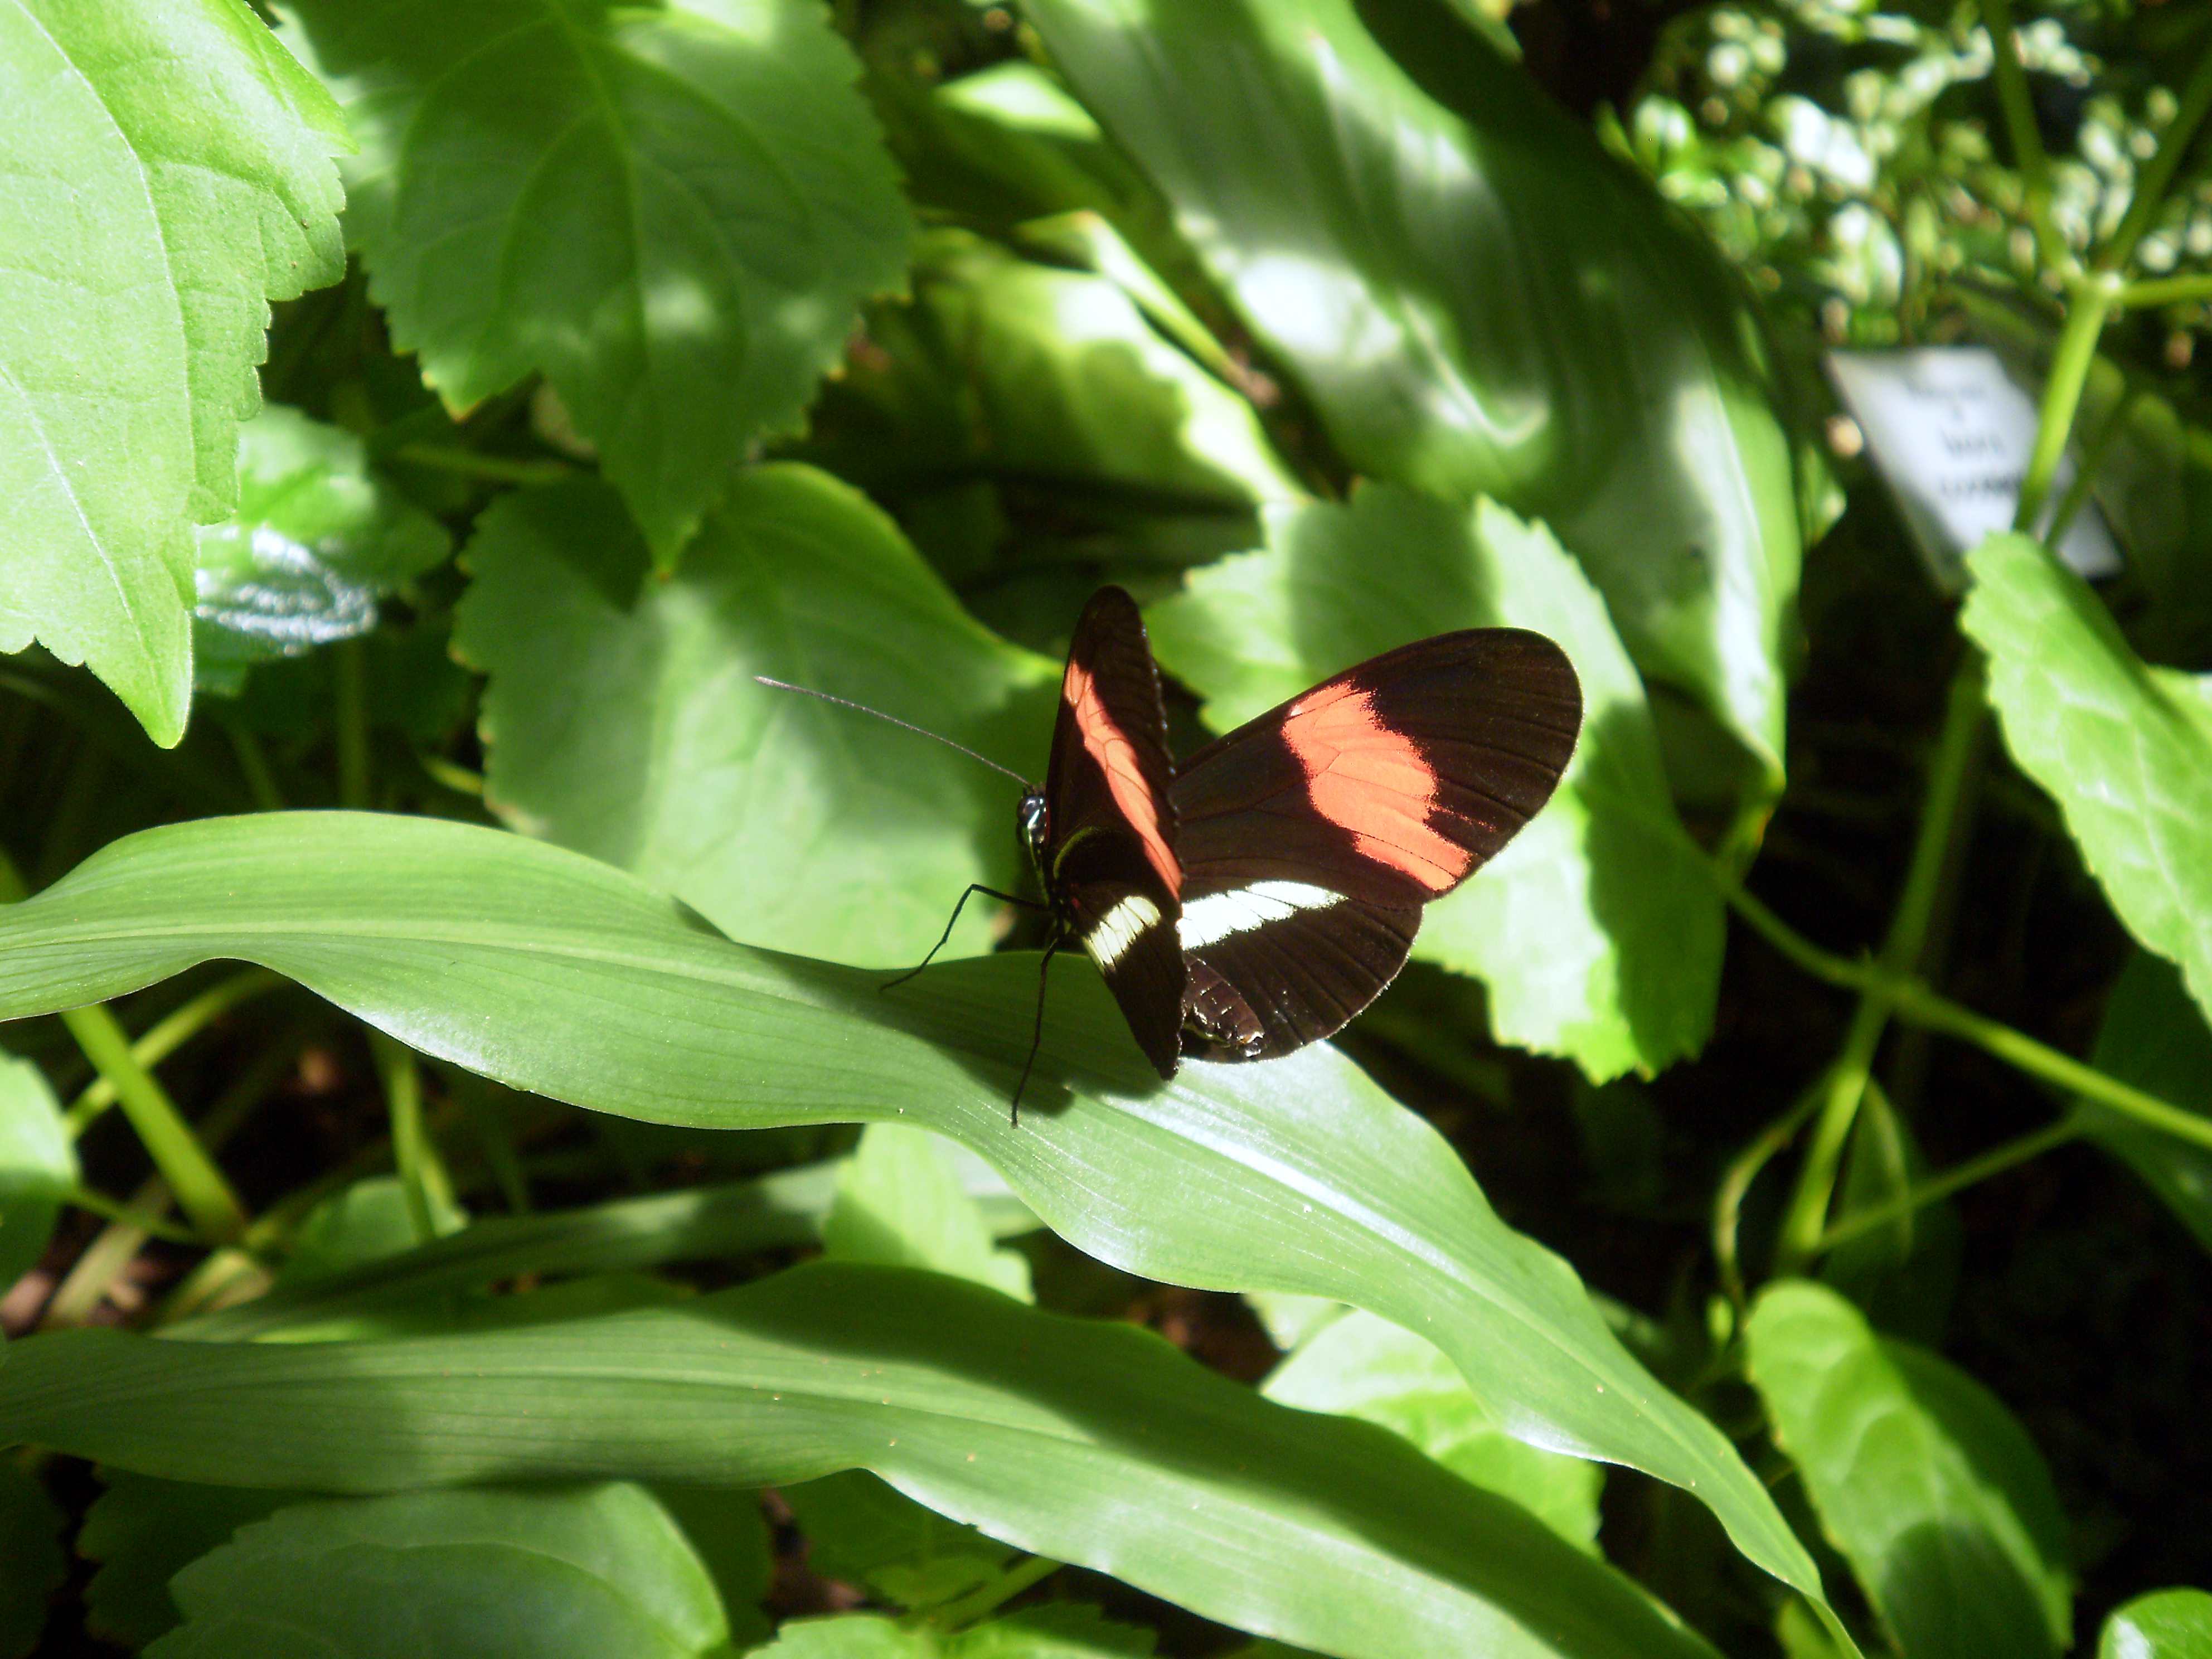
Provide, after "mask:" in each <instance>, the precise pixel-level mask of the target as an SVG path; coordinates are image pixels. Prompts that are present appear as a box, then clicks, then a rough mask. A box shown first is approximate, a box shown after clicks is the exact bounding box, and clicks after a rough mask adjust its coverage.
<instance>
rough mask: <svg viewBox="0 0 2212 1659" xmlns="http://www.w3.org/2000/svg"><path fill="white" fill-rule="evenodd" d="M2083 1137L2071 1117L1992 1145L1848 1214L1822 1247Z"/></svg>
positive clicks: (1845, 1240)
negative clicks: (1890, 1197) (1887, 1198)
mask: <svg viewBox="0 0 2212 1659" xmlns="http://www.w3.org/2000/svg"><path fill="white" fill-rule="evenodd" d="M2079 1139H2081V1123H2080V1121H2078V1120H2076V1119H2075V1118H2071V1117H2064V1118H2061V1119H2059V1121H2057V1122H2056V1123H2046V1124H2045V1125H2044V1126H2043V1127H2041V1128H2039V1129H2031V1130H2029V1131H2028V1132H2027V1133H2026V1134H2024V1135H2021V1136H2019V1137H2018V1138H2017V1139H2012V1140H2008V1141H2006V1142H2005V1143H2004V1144H2003V1145H2002V1146H1992V1147H1991V1148H1990V1150H1989V1151H1988V1152H1984V1153H1982V1154H1981V1155H1980V1156H1979V1157H1978V1158H1968V1159H1967V1160H1966V1162H1965V1163H1964V1164H1957V1165H1955V1166H1954V1167H1953V1168H1951V1169H1948V1170H1945V1171H1944V1172H1943V1173H1942V1175H1939V1176H1932V1177H1930V1178H1929V1180H1927V1181H1924V1182H1921V1183H1920V1185H1918V1186H1917V1187H1914V1188H1911V1190H1910V1191H1907V1192H1905V1193H1903V1194H1899V1196H1898V1197H1896V1198H1894V1199H1893V1200H1890V1201H1889V1202H1888V1203H1887V1204H1881V1205H1877V1206H1875V1207H1874V1208H1872V1209H1869V1210H1862V1211H1860V1212H1858V1213H1857V1215H1853V1216H1847V1217H1845V1218H1844V1219H1843V1220H1841V1221H1838V1223H1837V1224H1836V1225H1834V1226H1832V1227H1831V1228H1829V1229H1828V1231H1826V1232H1825V1233H1823V1234H1821V1235H1820V1249H1822V1250H1824V1251H1826V1250H1832V1249H1835V1248H1836V1246H1837V1245H1838V1244H1844V1243H1850V1241H1851V1240H1852V1239H1854V1238H1857V1237H1859V1236H1860V1235H1861V1234H1862V1233H1870V1232H1873V1231H1875V1229H1876V1228H1879V1227H1885V1226H1887V1225H1889V1224H1890V1223H1891V1222H1893V1221H1895V1220H1898V1219H1899V1218H1901V1217H1904V1216H1908V1215H1911V1214H1912V1213H1913V1212H1915V1211H1917V1210H1923V1209H1925V1208H1926V1207H1927V1206H1929V1205H1930V1204H1935V1203H1938V1202H1940V1201H1941V1200H1944V1199H1947V1198H1948V1197H1950V1195H1951V1194H1953V1193H1955V1192H1958V1191H1959V1190H1960V1189H1961V1188H1966V1187H1971V1186H1972V1185H1973V1184H1974V1183H1975V1182H1978V1181H1986V1180H1988V1179H1989V1178H1990V1176H1993V1175H1998V1174H2001V1173H2002V1172H2003V1171H2004V1170H2009V1169H2011V1168H2012V1167H2013V1165H2015V1164H2025V1163H2027V1160H2028V1159H2030V1158H2039V1157H2040V1156H2041V1155H2042V1154H2044V1153H2045V1152H2049V1151H2051V1148H2053V1147H2054V1146H2064V1145H2065V1144H2066V1143H2067V1142H2068V1141H2069V1140H2079Z"/></svg>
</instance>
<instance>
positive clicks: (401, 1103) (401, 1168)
mask: <svg viewBox="0 0 2212 1659" xmlns="http://www.w3.org/2000/svg"><path fill="white" fill-rule="evenodd" d="M368 1046H369V1049H370V1051H371V1052H372V1053H373V1054H374V1055H375V1057H376V1073H377V1076H378V1077H379V1078H380V1079H381V1080H382V1082H383V1084H384V1100H385V1108H386V1112H387V1113H388V1114H389V1115H390V1118H391V1122H392V1165H393V1167H394V1168H395V1169H397V1170H398V1172H399V1186H400V1190H401V1191H403V1192H404V1193H405V1194H406V1195H407V1218H408V1220H409V1221H410V1222H411V1223H412V1224H413V1225H414V1228H415V1242H416V1243H418V1244H427V1243H429V1242H430V1241H431V1240H432V1239H434V1238H435V1237H437V1236H438V1226H437V1222H436V1219H435V1216H436V1211H435V1209H434V1208H433V1206H432V1203H431V1192H432V1188H433V1186H434V1184H435V1185H442V1184H443V1183H442V1182H437V1181H436V1178H435V1176H434V1175H433V1174H432V1170H431V1165H432V1154H431V1151H430V1144H429V1137H428V1134H427V1133H425V1132H424V1130H423V1127H422V1068H421V1067H420V1066H416V1063H415V1055H414V1053H413V1051H412V1050H411V1049H410V1048H408V1047H407V1046H406V1045H405V1044H404V1043H402V1042H396V1041H394V1040H393V1039H392V1038H391V1037H388V1036H386V1035H385V1034H384V1033H383V1032H381V1031H371V1032H370V1033H369V1034H368Z"/></svg>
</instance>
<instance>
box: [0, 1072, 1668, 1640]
mask: <svg viewBox="0 0 2212 1659" xmlns="http://www.w3.org/2000/svg"><path fill="white" fill-rule="evenodd" d="M1140 1063H1141V1062H1140ZM333 1423H343V1425H345V1432H344V1433H343V1434H332V1433H331V1431H330V1429H331V1424H333ZM0 1437H5V1438H8V1439H14V1438H17V1437H21V1438H22V1439H25V1440H27V1441H30V1442H32V1443H37V1444H41V1445H48V1446H52V1447H53V1448H55V1449H60V1450H66V1451H69V1452H70V1453H73V1454H76V1455H90V1456H95V1457H98V1458H100V1460H101V1461H103V1462H112V1463H118V1464H122V1465H124V1466H125V1467H136V1468H145V1469H148V1470H149V1471H154V1472H158V1473H163V1474H168V1475H170V1476H171V1477H173V1478H186V1479H197V1480H206V1479H210V1478H221V1479H223V1480H233V1481H240V1482H246V1481H252V1482H263V1483H267V1484H270V1485H278V1486H288V1487H293V1488H299V1487H307V1488H310V1489H314V1490H322V1491H330V1492H392V1491H398V1490H404V1489H406V1488H410V1487H421V1486H445V1485H453V1484H458V1483H462V1482H484V1481H495V1480H499V1481H516V1480H590V1479H635V1480H687V1481H691V1482H707V1483H714V1484H726V1485H732V1486H756V1485H761V1484H776V1483H781V1482H784V1481H788V1480H800V1479H805V1478H808V1477H810V1476H815V1475H819V1474H825V1473H827V1472H829V1471H830V1470H832V1469H836V1468H852V1467H866V1468H872V1469H873V1470H875V1471H876V1472H877V1473H878V1474H881V1475H882V1476H884V1478H885V1479H886V1480H890V1482H891V1483H892V1484H894V1485H896V1486H898V1487H899V1488H900V1489H901V1490H902V1491H903V1492H906V1493H907V1494H908V1496H909V1497H912V1498H915V1499H917V1500H918V1501H921V1502H924V1503H927V1504H928V1505H929V1506H930V1507H931V1508H933V1509H935V1510H939V1512H940V1513H943V1514H945V1515H948V1516H952V1517H954V1518H956V1519H958V1520H963V1521H966V1522H970V1523H972V1524H974V1525H976V1526H979V1527H981V1528H983V1529H985V1530H986V1531H987V1532H989V1533H991V1534H994V1535H995V1536H999V1537H1002V1538H1005V1539H1006V1540H1008V1541H1011V1542H1012V1543H1015V1544H1017V1545H1018V1546H1019V1547H1022V1548H1024V1549H1027V1550H1030V1551H1031V1552H1032V1553H1037V1554H1042V1555H1044V1556H1047V1557H1049V1558H1050V1559H1055V1560H1061V1561H1069V1562H1074V1563H1077V1564H1079V1565H1087V1566H1091V1567H1095V1568H1097V1569H1099V1570H1101V1571H1110V1572H1112V1573H1114V1574H1115V1576H1116V1577H1121V1578H1123V1579H1125V1580H1127V1582H1128V1583H1132V1584H1134V1585H1136V1586H1138V1587H1139V1588H1140V1589H1146V1590H1148V1591H1150V1592H1151V1593H1152V1594H1154V1595H1160V1596H1163V1597H1164V1598H1166V1599H1168V1600H1170V1601H1176V1602H1179V1603H1181V1604H1182V1605H1184V1606H1187V1607H1190V1608H1192V1609H1193V1610H1194V1611H1196V1612H1199V1613H1202V1614H1204V1615H1205V1616H1206V1617H1208V1618H1212V1619H1214V1620H1219V1621H1221V1622H1224V1623H1227V1624H1231V1625H1235V1626H1239V1627H1241V1628H1245V1629H1249V1630H1253V1631H1255V1632H1258V1633H1261V1634H1271V1635H1276V1636H1280V1637H1282V1638H1285V1639H1288V1640H1292V1641H1297V1642H1299V1643H1301V1644H1304V1645H1308V1646H1312V1647H1316V1648H1319V1649H1321V1650H1325V1651H1328V1652H1331V1653H1335V1654H1338V1655H1341V1656H1344V1659H1401V1656H1403V1655H1404V1654H1406V1653H1407V1652H1415V1653H1428V1652H1435V1653H1463V1652H1481V1653H1486V1654H1492V1655H1496V1656H1498V1659H1520V1656H1535V1655H1589V1656H1597V1655H1608V1656H1610V1655H1619V1656H1623V1659H1626V1656H1638V1659H1659V1656H1664V1655H1683V1656H1689V1655H1696V1654H1705V1655H1710V1654H1711V1649H1709V1648H1708V1647H1706V1646H1705V1644H1704V1643H1703V1642H1702V1641H1701V1640H1699V1638H1696V1637H1695V1636H1693V1635H1692V1634H1690V1633H1689V1632H1686V1630H1684V1629H1683V1628H1682V1627H1681V1626H1679V1625H1677V1624H1675V1623H1674V1621H1673V1620H1672V1619H1671V1618H1670V1617H1669V1616H1668V1614H1667V1613H1665V1612H1664V1610H1663V1609H1662V1608H1660V1607H1658V1606H1657V1604H1656V1603H1655V1602H1653V1601H1651V1600H1650V1598H1649V1597H1648V1596H1647V1595H1645V1593H1644V1592H1643V1591H1642V1590H1640V1589H1638V1588H1637V1587H1636V1586H1635V1585H1634V1584H1632V1583H1631V1582H1630V1581H1629V1580H1628V1579H1626V1577H1622V1576H1621V1575H1620V1574H1619V1573H1617V1572H1615V1571H1613V1569H1611V1568H1609V1567H1607V1566H1606V1565H1603V1564H1602V1563H1601V1562H1598V1561H1595V1560H1594V1559H1591V1558H1589V1557H1588V1556H1586V1555H1583V1554H1582V1553H1579V1552H1578V1551H1577V1550H1576V1549H1574V1548H1573V1547H1571V1545H1569V1544H1567V1543H1566V1542H1565V1541H1564V1540H1562V1539H1560V1538H1559V1537H1558V1536H1557V1535H1556V1534H1553V1533H1552V1532H1551V1531H1550V1530H1549V1529H1547V1528H1545V1527H1544V1526H1543V1525H1542V1524H1541V1522H1537V1521H1535V1520H1534V1518H1532V1517H1531V1516H1528V1515H1527V1514H1526V1513H1525V1512H1524V1511H1522V1510H1520V1509H1519V1508H1518V1507H1517V1506H1516V1505H1514V1504H1509V1503H1506V1502H1505V1501H1504V1500H1503V1499H1500V1498H1494V1497H1492V1496H1491V1495H1490V1494H1488V1493H1486V1492H1481V1491H1480V1490H1478V1489H1477V1488H1475V1487H1474V1486H1468V1484H1467V1483H1466V1482H1464V1481H1462V1480H1458V1479H1456V1478H1455V1477H1454V1476H1452V1475H1450V1474H1446V1473H1445V1472H1444V1471H1443V1470H1442V1469H1439V1468H1437V1467H1436V1466H1435V1465H1434V1464H1433V1463H1431V1462H1429V1461H1428V1460H1427V1459H1426V1458H1425V1457H1423V1456H1421V1455H1419V1453H1418V1452H1416V1451H1414V1450H1413V1449H1412V1448H1411V1447H1409V1446H1407V1445H1406V1444H1405V1443H1403V1442H1402V1441H1400V1440H1398V1439H1397V1438H1395V1437H1394V1436H1391V1435H1389V1434H1386V1433H1384V1432H1383V1431H1381V1430H1379V1429H1376V1428H1375V1427H1374V1426H1373V1425H1370V1424H1365V1423H1358V1422H1354V1421H1352V1420H1350V1419H1344V1418H1334V1417H1326V1416H1317V1415H1315V1414H1312V1413H1300V1412H1292V1411H1290V1410H1289V1409H1287V1408H1285V1407H1279V1406H1274V1405H1272V1404H1270V1403H1269V1402H1267V1401H1264V1400H1262V1399H1261V1398H1259V1397H1258V1396H1257V1395H1254V1394H1253V1393H1251V1392H1250V1391H1249V1389H1245V1388H1243V1387H1242V1386H1241V1385H1239V1384H1237V1383H1232V1382H1231V1381H1230V1380H1228V1379H1227V1378H1225V1377H1223V1376H1218V1375H1216V1374H1215V1373H1213V1372H1211V1371H1209V1370H1206V1369H1205V1368H1204V1367H1202V1366H1200V1365H1199V1364H1196V1363H1195V1362H1194V1361H1193V1360H1191V1359H1189V1358H1187V1357H1185V1356H1184V1355H1183V1354H1182V1353H1181V1352H1178V1351H1176V1349H1174V1348H1172V1347H1170V1346H1169V1345H1168V1344H1167V1343H1165V1342H1164V1341H1163V1340H1160V1339H1159V1338H1158V1336H1156V1335H1153V1334H1152V1333H1150V1332H1146V1331H1142V1330H1138V1329H1135V1328H1131V1327H1129V1326H1127V1325H1123V1324H1121V1323H1119V1322H1089V1321H1083V1320H1076V1319H1069V1318H1066V1317H1064V1316H1056V1315H1049V1314H1042V1313H1038V1312H1036V1310H1031V1309H1029V1308H1025V1307H1024V1306H1023V1305H1022V1304H1019V1303H1017V1302H1014V1301H1012V1300H1011V1299H1009V1298H1007V1297H1001V1296H999V1295H996V1294H994V1293H993V1292H991V1291H986V1290H983V1289H982V1288H981V1287H980V1286H976V1285H969V1284H967V1283H965V1282H964V1281H962V1280H959V1279H950V1278H947V1277H945V1276H944V1275H942V1274H936V1273H917V1272H915V1271H913V1270H911V1269H900V1268H884V1267H854V1266H850V1265H847V1264H842V1263H817V1264H815V1265H813V1266H810V1267H800V1268H795V1269H793V1270H791V1271H789V1272H787V1273H780V1274H777V1275H775V1276H774V1277H772V1278H769V1279H762V1280H758V1281H757V1282H755V1283H753V1284H751V1285H745V1286H743V1287H741V1288H739V1289H737V1290H733V1291H722V1292H719V1293H717V1294H715V1295H713V1296H708V1297H700V1298H698V1299H697V1300H696V1301H694V1302H691V1303H689V1304H684V1306H683V1307H681V1308H675V1309H653V1310H641V1311H639V1312H635V1313H629V1314H622V1315H616V1316H606V1317H600V1318H595V1319H584V1320H577V1321H574V1322H569V1323H567V1324H559V1325H538V1326H530V1327H525V1328H517V1329H511V1330H506V1331H501V1332H493V1333H483V1334H471V1335H467V1336H447V1337H432V1338H414V1339H401V1340H392V1341H385V1342H373V1343H312V1344H295V1343H207V1342H169V1341H162V1340H155V1339H149V1338H143V1337H137V1336H132V1335H129V1334H123V1333H120V1332H115V1331H107V1330H83V1331H74V1332H67V1333H62V1334H56V1335H50V1336H39V1337H33V1338H31V1339H28V1340H25V1341H23V1342H21V1343H19V1344H17V1345H15V1347H14V1348H12V1349H11V1350H10V1352H9V1358H8V1363H7V1364H5V1365H0ZM1132 1493H1141V1494H1143V1501H1141V1502H1132V1501H1131V1494H1132ZM313 1507H315V1508H317V1509H320V1508H321V1507H322V1506H313ZM346 1507H347V1506H343V1505H340V1506H333V1508H334V1514H333V1526H334V1527H335V1526H336V1525H337V1517H338V1516H343V1513H344V1511H345V1510H346ZM369 1513H370V1514H371V1515H372V1516H374V1515H375V1514H376V1513H377V1512H376V1511H374V1510H371V1511H370V1512H369ZM278 1518H279V1519H280V1520H281V1519H282V1517H281V1516H280V1517H278ZM391 1530H392V1533H393V1534H399V1533H400V1532H401V1531H402V1528H399V1527H398V1524H397V1522H394V1523H393V1525H392V1528H391ZM671 1530H672V1528H671ZM340 1535H342V1534H340ZM383 1535H385V1528H383V1527H382V1526H379V1527H378V1528H375V1529H374V1533H373V1534H371V1537H370V1541H372V1542H373V1541H374V1539H376V1538H380V1537H381V1536H383ZM243 1542H244V1539H243V1536H242V1537H241V1540H240V1544H241V1546H242V1545H243ZM221 1557H222V1553H220V1552H219V1553H218V1555H217V1557H216V1558H213V1559H221ZM341 1559H342V1558H341ZM210 1565H212V1560H211V1561H210V1563H203V1564H202V1565H200V1566H198V1567H195V1568H193V1569H191V1570H190V1571H187V1572H186V1573H185V1574H184V1575H182V1576H181V1577H180V1578H179V1581H178V1591H179V1602H180V1603H181V1605H182V1606H183V1607H184V1608H185V1612H186V1613H187V1614H188V1615H191V1616H194V1617H202V1616H205V1613H204V1609H205V1608H206V1607H208V1606H209V1605H210V1601H212V1596H211V1595H210V1600H209V1601H200V1600H199V1599H198V1597H199V1594H200V1591H201V1589H202V1586H203V1585H205V1584H206V1583H208V1581H207V1580H205V1579H204V1578H202V1577H200V1575H203V1574H205V1573H207V1572H208V1571H209V1568H210ZM426 1645H429V1646H432V1647H434V1648H435V1644H426ZM608 1650H610V1651H619V1650H621V1649H620V1647H619V1644H617V1645H616V1646H614V1647H612V1648H611V1649H608Z"/></svg>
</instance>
